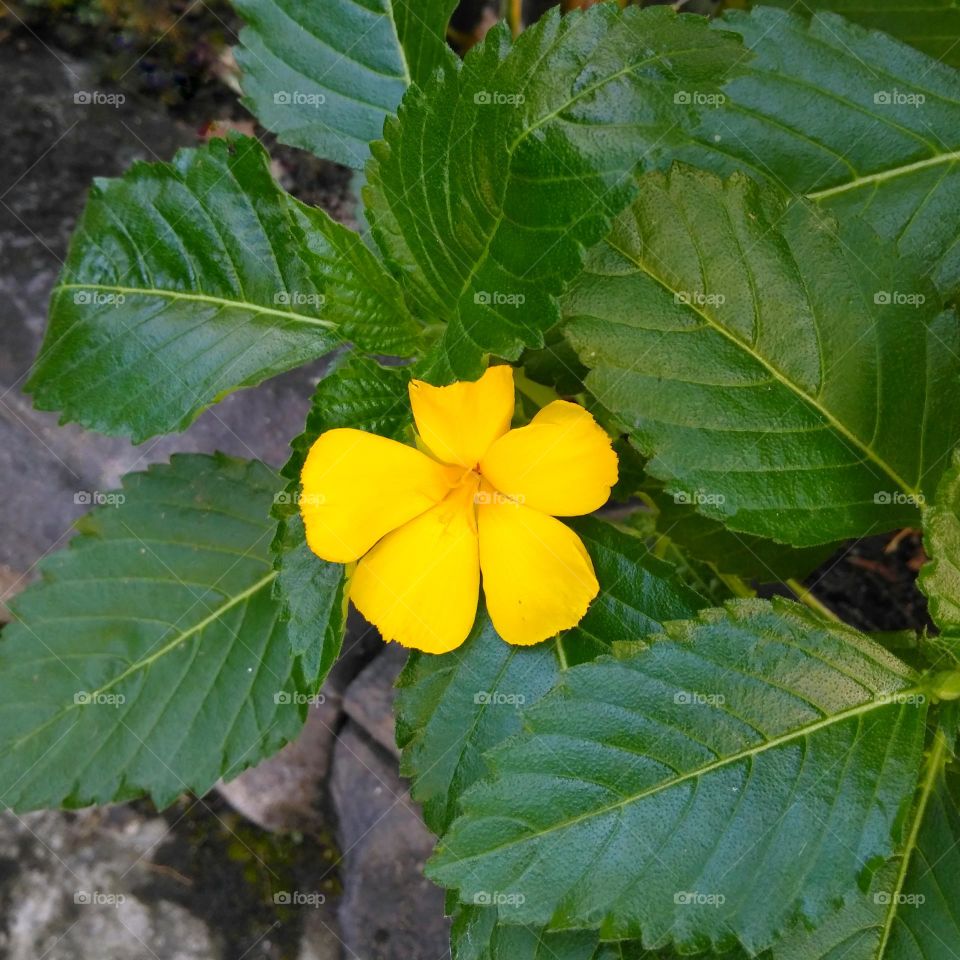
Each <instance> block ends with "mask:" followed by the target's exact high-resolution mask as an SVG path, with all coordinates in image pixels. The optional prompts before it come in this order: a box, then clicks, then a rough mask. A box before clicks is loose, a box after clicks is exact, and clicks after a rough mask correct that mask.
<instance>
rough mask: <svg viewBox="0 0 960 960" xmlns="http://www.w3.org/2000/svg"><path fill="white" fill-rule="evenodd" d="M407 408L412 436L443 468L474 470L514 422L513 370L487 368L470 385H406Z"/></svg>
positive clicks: (418, 383)
mask: <svg viewBox="0 0 960 960" xmlns="http://www.w3.org/2000/svg"><path fill="white" fill-rule="evenodd" d="M409 389H410V404H411V406H412V407H413V418H414V420H415V421H416V423H417V432H418V433H419V434H420V439H421V440H423V442H424V444H425V445H426V447H427V449H428V450H429V451H430V452H431V453H432V454H433V455H434V456H435V457H436V458H437V459H438V460H441V461H442V462H443V463H456V464H459V465H460V466H463V467H475V466H476V465H477V463H478V462H479V461H480V458H481V457H482V456H483V455H484V454H485V453H486V452H487V449H488V448H489V446H490V444H491V443H493V441H494V440H496V439H497V437H500V436H503V434H505V433H506V432H507V431H508V430H509V429H510V420H511V418H512V417H513V408H514V397H513V368H512V367H508V366H499V367H489V368H488V369H487V372H486V373H485V374H484V375H483V376H482V377H481V378H480V379H479V380H476V381H474V382H470V381H466V380H465V381H461V382H460V383H453V384H451V385H450V386H449V387H432V386H431V385H430V384H429V383H424V382H423V381H422V380H411V381H410V388H409Z"/></svg>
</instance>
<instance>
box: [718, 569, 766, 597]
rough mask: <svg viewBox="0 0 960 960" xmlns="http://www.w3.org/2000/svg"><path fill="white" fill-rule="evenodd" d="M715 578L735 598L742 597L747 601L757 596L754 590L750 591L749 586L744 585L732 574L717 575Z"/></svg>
mask: <svg viewBox="0 0 960 960" xmlns="http://www.w3.org/2000/svg"><path fill="white" fill-rule="evenodd" d="M717 576H718V577H719V578H720V579H721V580H722V581H723V582H724V583H725V584H726V585H727V587H729V589H730V592H731V593H732V594H733V595H734V596H735V597H744V598H747V599H749V598H750V597H755V596H756V595H757V592H756V590H752V589H751V588H750V585H749V584H747V583H745V582H744V581H743V580H741V579H740V577H737V576H734V575H733V574H732V573H717Z"/></svg>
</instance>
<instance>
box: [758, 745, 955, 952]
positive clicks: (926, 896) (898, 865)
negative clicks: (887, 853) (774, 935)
mask: <svg viewBox="0 0 960 960" xmlns="http://www.w3.org/2000/svg"><path fill="white" fill-rule="evenodd" d="M946 753H947V749H946V741H945V740H944V739H943V737H942V735H939V734H938V735H937V737H936V739H935V740H934V744H933V747H932V748H931V751H930V755H929V757H928V760H927V765H926V772H925V775H924V777H923V780H922V783H921V785H920V789H919V790H918V795H917V799H916V801H915V803H914V805H913V809H912V810H911V812H910V815H909V817H908V819H907V821H906V823H905V826H904V839H903V843H902V844H901V845H900V848H899V850H898V852H897V856H896V858H895V859H894V860H893V861H891V862H890V863H889V864H887V865H885V866H884V867H883V869H882V870H881V871H880V872H879V873H878V874H877V876H876V877H875V878H874V882H873V883H872V884H871V887H870V890H869V891H868V892H867V893H866V894H863V893H858V894H857V895H855V896H853V897H851V898H850V900H849V901H848V902H847V903H845V904H844V906H843V909H842V910H840V911H839V912H838V913H836V914H835V915H834V916H832V917H830V918H829V919H828V920H827V922H826V923H824V924H822V925H821V926H819V927H818V928H817V929H816V930H813V931H810V930H804V929H797V930H795V931H793V932H791V933H790V934H789V935H788V936H787V937H785V938H784V940H783V941H781V943H779V944H778V945H777V947H776V948H775V949H774V951H773V960H941V958H943V960H946V958H948V957H950V955H951V953H952V951H953V949H954V947H955V945H956V944H957V943H958V942H960V920H958V918H957V914H956V904H957V902H958V900H960V778H958V775H957V773H956V772H955V771H948V770H947V769H946V767H945V763H944V761H945V758H946Z"/></svg>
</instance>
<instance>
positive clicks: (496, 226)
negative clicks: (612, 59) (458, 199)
mask: <svg viewBox="0 0 960 960" xmlns="http://www.w3.org/2000/svg"><path fill="white" fill-rule="evenodd" d="M697 52H698V51H697V50H695V49H687V50H675V51H672V52H671V54H670V55H671V56H672V57H680V56H684V55H686V54H690V53H697ZM662 59H663V57H662V56H661V55H659V54H658V55H656V56H653V57H647V58H646V59H644V60H640V61H637V62H636V63H633V64H631V65H630V66H628V67H624V68H622V69H620V70H617V71H616V72H614V73H611V74H609V75H608V76H606V77H604V78H603V79H602V80H598V81H597V82H596V83H594V84H591V85H590V86H588V87H584V89H583V90H579V91H577V93H576V94H575V95H574V96H572V97H570V98H569V99H567V100H565V101H564V102H563V103H562V104H561V105H560V106H559V107H556V108H555V109H553V110H551V111H550V112H549V113H546V114H544V115H543V116H542V117H539V118H538V119H537V120H535V121H534V122H532V123H531V124H530V126H528V127H524V128H523V130H521V131H520V133H519V135H518V136H517V137H516V138H515V139H514V140H513V141H512V142H511V143H510V145H509V146H508V147H507V151H506V152H507V163H506V170H505V171H504V176H503V180H502V183H503V185H504V186H503V192H502V193H501V197H500V202H499V207H500V209H499V211H498V212H497V217H496V220H495V221H494V223H493V224H492V226H491V228H490V231H489V233H488V234H487V240H486V243H484V245H483V249H482V250H481V251H480V253H479V254H478V256H477V257H476V259H475V260H474V262H473V266H471V268H470V270H469V272H468V274H467V276H466V277H465V279H464V282H463V285H462V286H461V288H460V292H459V294H458V295H457V297H456V299H455V302H456V303H459V302H460V300H461V299H462V298H463V296H464V294H465V293H466V292H467V291H468V290H469V289H470V286H471V284H472V283H473V281H474V278H475V277H476V275H477V273H478V272H479V271H480V269H481V267H482V266H483V265H484V264H485V263H486V262H487V258H488V257H489V255H490V250H491V248H492V247H493V241H494V239H495V238H496V236H497V233H498V232H499V230H500V226H501V224H502V223H503V221H504V220H505V219H506V210H505V209H504V202H503V201H504V198H505V197H506V190H507V187H506V185H507V183H508V181H509V179H510V176H511V167H512V166H513V158H514V156H515V154H516V150H517V147H519V146H520V144H521V143H523V141H524V140H526V139H527V137H529V136H530V134H532V133H534V132H535V131H536V130H538V129H540V127H542V126H543V125H544V124H545V123H549V122H550V121H551V120H555V119H556V118H557V117H559V116H560V114H562V113H563V112H564V111H565V110H569V109H570V107H572V106H573V105H574V104H575V103H577V102H578V101H579V100H581V99H582V98H583V97H587V96H590V95H591V94H593V93H595V92H596V91H597V90H600V89H601V88H602V87H604V86H606V85H607V84H608V83H612V82H613V81H615V80H619V79H620V78H621V77H625V76H628V75H629V74H631V73H634V72H636V71H637V70H640V69H642V68H643V67H645V66H647V65H648V64H650V63H653V62H654V61H658V60H662ZM624 172H626V171H624Z"/></svg>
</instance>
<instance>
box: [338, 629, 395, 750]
mask: <svg viewBox="0 0 960 960" xmlns="http://www.w3.org/2000/svg"><path fill="white" fill-rule="evenodd" d="M406 662H407V651H406V650H404V649H403V647H401V646H399V645H398V644H395V643H390V644H387V645H386V646H385V647H384V649H383V652H382V653H380V655H379V656H377V657H376V659H374V660H373V662H372V663H370V664H368V665H367V666H366V667H365V668H364V669H363V670H362V671H361V672H360V674H359V676H357V678H356V679H355V680H354V681H353V683H351V684H350V686H349V687H347V692H346V694H345V695H344V698H343V709H344V711H345V712H346V714H347V715H348V716H349V717H350V719H351V720H354V721H355V722H356V723H358V724H359V725H360V726H361V727H363V729H364V730H365V731H366V732H367V733H368V734H369V735H370V736H371V737H373V739H374V740H376V741H377V743H379V744H380V746H382V747H383V748H384V749H385V750H388V751H389V752H390V753H392V754H393V755H394V756H395V757H399V756H400V751H399V750H398V749H397V740H396V736H395V734H394V723H393V701H394V698H395V697H396V688H395V686H394V684H395V683H396V681H397V677H398V676H399V675H400V671H401V670H402V669H403V665H404V664H405V663H406Z"/></svg>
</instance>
